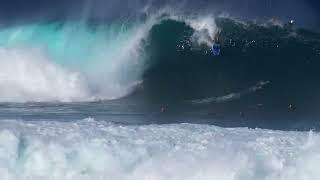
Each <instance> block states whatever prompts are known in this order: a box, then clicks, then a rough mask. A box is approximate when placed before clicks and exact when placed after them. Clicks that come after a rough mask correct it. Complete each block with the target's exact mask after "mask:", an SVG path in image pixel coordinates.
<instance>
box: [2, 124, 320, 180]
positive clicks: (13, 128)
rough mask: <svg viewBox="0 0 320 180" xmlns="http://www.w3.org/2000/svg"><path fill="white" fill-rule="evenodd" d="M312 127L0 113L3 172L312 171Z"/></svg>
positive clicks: (255, 175) (319, 141)
mask: <svg viewBox="0 0 320 180" xmlns="http://www.w3.org/2000/svg"><path fill="white" fill-rule="evenodd" d="M319 146H320V136H319V134H318V133H313V132H310V133H308V132H282V131H271V130H260V129H255V130H249V129H246V128H233V129H225V128H219V127H215V126H208V125H190V124H180V125H149V126H119V125H112V124H109V123H105V122H97V121H94V120H93V119H87V120H82V121H78V122H69V123H66V122H65V123H63V122H52V121H51V122H23V121H15V120H10V121H2V123H1V126H0V173H1V177H2V179H6V180H21V179H34V180H36V179H39V180H40V179H51V180H56V179H59V180H73V179H77V180H79V179H81V180H89V179H115V180H125V179H131V180H134V179H157V180H164V179H166V180H168V179H169V180H170V179H176V180H180V179H181V180H182V179H183V180H185V179H187V180H198V179H212V178H215V179H222V180H255V179H270V180H279V179H280V180H282V179H283V180H285V179H292V180H298V179H299V180H300V179H307V180H308V179H310V180H311V179H318V178H319V177H320V174H319V171H318V170H317V168H316V167H317V165H318V164H319V162H320V158H319V156H318V155H319V153H320V152H319Z"/></svg>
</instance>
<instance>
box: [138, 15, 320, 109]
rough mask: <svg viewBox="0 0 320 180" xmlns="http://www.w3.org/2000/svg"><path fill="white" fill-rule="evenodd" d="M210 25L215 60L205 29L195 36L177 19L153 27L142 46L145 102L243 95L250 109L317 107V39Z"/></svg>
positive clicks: (274, 29)
mask: <svg viewBox="0 0 320 180" xmlns="http://www.w3.org/2000/svg"><path fill="white" fill-rule="evenodd" d="M215 22H216V23H215V24H216V29H218V30H220V31H221V32H220V35H219V39H220V40H219V41H220V43H221V55H220V56H213V55H212V53H211V52H210V51H211V50H210V44H209V43H210V42H213V41H212V40H211V41H210V39H212V37H210V36H209V35H210V34H212V33H210V32H209V31H208V30H207V29H206V28H205V29H203V30H201V31H199V30H197V29H195V28H194V27H192V26H191V25H190V24H189V23H188V21H182V22H181V21H176V20H166V21H162V23H161V24H158V25H156V26H154V27H153V29H152V30H151V32H150V36H149V40H150V41H149V45H148V46H147V52H148V53H150V54H151V55H150V56H151V57H150V59H149V61H147V62H149V63H150V64H149V67H148V69H147V70H146V71H145V72H144V85H145V86H144V88H145V92H146V94H148V93H149V97H148V98H154V99H157V100H160V101H162V100H163V99H164V98H167V100H169V101H170V100H173V101H179V100H201V99H207V98H211V99H219V97H227V96H228V95H230V94H231V95H232V94H238V95H237V97H238V96H241V95H242V94H243V95H246V96H247V98H244V99H245V100H244V101H248V98H251V99H249V100H250V101H251V103H253V104H254V103H256V104H258V103H262V104H269V105H270V106H274V107H275V106H279V107H280V106H282V107H285V106H287V105H288V104H291V103H292V104H296V105H297V106H300V107H301V108H303V107H304V106H305V107H306V108H305V110H307V109H308V108H313V107H315V104H319V103H318V102H319V96H317V95H316V92H317V91H318V90H319V88H320V86H319V84H318V83H317V81H318V78H317V77H319V75H320V74H319V71H318V70H317V69H318V68H319V67H320V63H319V57H320V41H319V37H320V36H319V34H317V33H312V32H310V31H307V30H302V29H296V28H294V27H292V26H291V25H281V24H279V25H275V24H274V23H273V22H270V23H269V24H264V25H259V24H255V23H250V22H249V23H243V22H237V21H235V20H232V19H228V18H216V19H215ZM207 24H208V23H206V25H207ZM200 26H201V24H200ZM203 26H204V25H202V27H203ZM199 33H200V34H201V37H206V36H205V35H207V37H206V40H208V41H203V38H199V36H197V34H199ZM199 40H202V41H200V42H199ZM208 42H209V43H208ZM208 44H209V46H208ZM260 83H262V84H263V85H262V86H261V85H259V84H260ZM255 85H258V86H259V88H254V87H255ZM249 94H250V95H249ZM230 97H231V96H230ZM236 99H239V98H236ZM240 99H241V98H240ZM275 101H277V103H275ZM244 103H245V102H243V103H242V105H244V106H247V105H248V102H247V104H244ZM271 104H273V105H271Z"/></svg>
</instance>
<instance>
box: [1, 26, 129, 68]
mask: <svg viewBox="0 0 320 180" xmlns="http://www.w3.org/2000/svg"><path fill="white" fill-rule="evenodd" d="M133 31H134V25H129V24H125V23H114V24H111V25H92V26H90V25H88V24H83V23H72V22H69V23H50V24H44V23H42V24H27V25H19V26H15V27H10V28H6V29H2V30H0V46H2V47H9V48H16V47H27V48H30V47H31V48H43V49H45V51H46V53H47V54H48V55H49V56H50V57H52V58H51V59H53V60H54V61H56V62H57V63H59V64H62V65H66V66H70V67H76V68H81V69H88V68H89V67H91V66H93V65H97V64H100V63H102V62H106V61H111V60H112V59H116V57H117V56H118V54H119V53H121V51H122V47H125V46H126V44H127V40H128V39H130V37H131V36H132V33H133Z"/></svg>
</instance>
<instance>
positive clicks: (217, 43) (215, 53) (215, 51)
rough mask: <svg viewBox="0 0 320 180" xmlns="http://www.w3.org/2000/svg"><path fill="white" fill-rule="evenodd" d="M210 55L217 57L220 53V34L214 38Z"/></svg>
mask: <svg viewBox="0 0 320 180" xmlns="http://www.w3.org/2000/svg"><path fill="white" fill-rule="evenodd" d="M211 50H212V55H213V56H219V55H220V53H221V44H220V32H218V34H217V35H216V36H215V38H214V41H213V45H212V49H211Z"/></svg>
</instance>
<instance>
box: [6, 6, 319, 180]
mask: <svg viewBox="0 0 320 180" xmlns="http://www.w3.org/2000/svg"><path fill="white" fill-rule="evenodd" d="M215 38H219V42H220V43H221V55H220V56H212V54H211V52H210V49H211V47H212V45H213V42H214V39H215ZM319 60H320V34H319V33H316V32H313V31H311V30H307V29H301V28H299V27H296V26H294V25H291V24H286V23H281V22H280V21H267V22H264V23H260V22H259V23H258V22H253V21H243V20H242V21H240V20H238V19H236V18H231V17H225V16H214V15H210V14H209V15H208V14H206V15H203V14H201V15H200V14H192V13H191V14H190V13H186V14H183V13H182V14H181V13H173V12H172V11H168V10H162V11H159V12H157V13H154V14H152V15H148V16H146V17H142V18H131V19H130V18H128V19H119V20H115V21H98V20H97V21H95V20H88V21H76V20H56V21H50V22H46V21H41V22H28V23H23V24H19V23H18V24H14V25H10V26H3V27H1V29H0V179H1V180H43V179H48V180H49V179H50V180H82V179H83V180H89V179H90V180H91V179H99V180H106V179H112V180H126V179H128V180H129V179H130V180H131V179H133V180H135V179H146V180H147V179H148V180H180V179H181V180H188V179H190V180H191V179H193V180H200V179H219V180H262V179H264V180H287V179H290V180H302V179H304V180H309V179H310V180H311V179H312V180H314V179H319V178H320V173H319V171H318V168H317V167H318V165H319V164H320V156H319V154H320V150H319V147H320V135H319V133H318V129H319V128H320V125H319V121H318V118H319V117H320V114H319V111H318V107H319V105H320V103H319V102H320V96H319V95H318V92H319V90H320V86H319V83H318V77H319V75H320V71H319V67H320V63H319Z"/></svg>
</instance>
